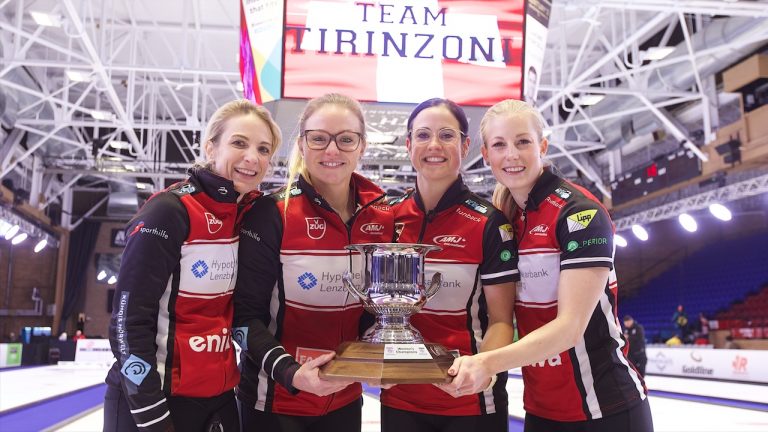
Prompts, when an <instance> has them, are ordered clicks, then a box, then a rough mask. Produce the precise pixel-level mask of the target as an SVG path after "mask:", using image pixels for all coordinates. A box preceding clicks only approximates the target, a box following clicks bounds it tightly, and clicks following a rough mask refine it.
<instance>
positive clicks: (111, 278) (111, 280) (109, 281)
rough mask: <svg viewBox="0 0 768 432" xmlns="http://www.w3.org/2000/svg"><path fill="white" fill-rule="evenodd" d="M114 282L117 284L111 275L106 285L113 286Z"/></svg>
mask: <svg viewBox="0 0 768 432" xmlns="http://www.w3.org/2000/svg"><path fill="white" fill-rule="evenodd" d="M115 282H117V278H116V277H115V276H114V275H113V276H110V277H109V280H107V283H108V284H110V285H114V284H115Z"/></svg>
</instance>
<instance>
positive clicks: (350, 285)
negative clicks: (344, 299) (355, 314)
mask: <svg viewBox="0 0 768 432" xmlns="http://www.w3.org/2000/svg"><path fill="white" fill-rule="evenodd" d="M341 280H342V281H343V282H344V288H346V289H347V291H348V292H351V293H352V294H353V295H354V296H355V297H357V299H358V300H360V301H361V302H362V303H363V304H368V302H367V300H368V298H367V296H366V295H365V293H363V292H362V291H360V289H359V288H357V287H356V286H355V283H354V282H352V273H350V272H348V271H345V272H344V274H343V275H342V276H341Z"/></svg>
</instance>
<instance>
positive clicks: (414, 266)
mask: <svg viewBox="0 0 768 432" xmlns="http://www.w3.org/2000/svg"><path fill="white" fill-rule="evenodd" d="M346 248H347V249H349V250H354V251H358V252H360V255H361V258H362V259H363V263H364V265H363V284H364V285H363V287H362V288H358V287H357V286H355V284H354V282H353V280H352V274H351V273H350V272H345V273H344V275H343V281H344V287H346V288H347V290H348V292H350V293H352V294H353V295H354V296H355V297H357V298H358V299H360V301H361V302H362V303H363V307H364V308H365V310H367V311H368V312H370V313H372V314H374V315H375V316H376V325H375V327H374V328H373V330H372V331H370V332H369V333H368V334H366V335H365V336H364V337H363V338H362V340H363V341H365V342H370V343H376V344H382V343H383V344H388V343H394V344H409V343H424V338H423V337H422V336H421V333H419V331H418V330H416V329H415V328H413V327H412V326H411V324H410V318H411V315H413V314H415V313H416V312H418V311H419V310H421V308H422V307H424V304H425V303H426V302H427V301H428V300H429V299H431V298H432V297H434V296H435V294H437V291H438V290H439V289H440V282H441V281H442V275H441V274H440V273H435V274H434V276H432V280H431V281H430V283H429V286H425V285H424V258H425V256H426V255H427V253H429V252H432V251H437V250H440V249H441V248H439V247H437V246H431V245H423V244H408V243H367V244H354V245H349V246H347V247H346Z"/></svg>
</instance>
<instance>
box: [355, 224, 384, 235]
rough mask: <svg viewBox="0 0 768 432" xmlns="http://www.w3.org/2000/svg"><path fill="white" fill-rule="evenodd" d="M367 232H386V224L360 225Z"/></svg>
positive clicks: (372, 233)
mask: <svg viewBox="0 0 768 432" xmlns="http://www.w3.org/2000/svg"><path fill="white" fill-rule="evenodd" d="M360 231H362V232H363V233H365V234H371V235H380V234H383V233H384V225H383V224H380V223H367V224H364V225H363V226H361V227H360Z"/></svg>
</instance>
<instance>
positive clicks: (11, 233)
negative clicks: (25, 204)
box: [5, 224, 19, 240]
mask: <svg viewBox="0 0 768 432" xmlns="http://www.w3.org/2000/svg"><path fill="white" fill-rule="evenodd" d="M18 232H19V224H15V225H13V226H11V227H10V228H8V231H6V232H5V239H6V240H10V239H12V238H13V237H14V236H15V235H16V233H18Z"/></svg>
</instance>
